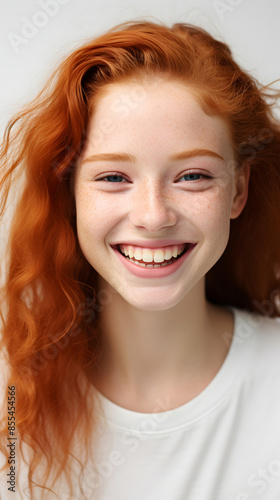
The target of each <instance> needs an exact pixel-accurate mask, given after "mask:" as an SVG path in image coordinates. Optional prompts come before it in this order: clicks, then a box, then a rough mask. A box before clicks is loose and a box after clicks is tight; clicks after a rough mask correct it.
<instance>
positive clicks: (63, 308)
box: [0, 21, 280, 499]
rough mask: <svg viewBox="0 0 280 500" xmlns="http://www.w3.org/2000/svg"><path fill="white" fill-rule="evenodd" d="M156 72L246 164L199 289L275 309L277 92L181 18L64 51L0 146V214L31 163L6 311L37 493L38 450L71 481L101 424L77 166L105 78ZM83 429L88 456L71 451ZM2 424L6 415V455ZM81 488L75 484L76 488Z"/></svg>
mask: <svg viewBox="0 0 280 500" xmlns="http://www.w3.org/2000/svg"><path fill="white" fill-rule="evenodd" d="M154 76H161V77H164V78H169V79H171V80H172V81H183V82H185V83H186V84H187V85H188V86H189V87H191V88H192V90H193V92H194V93H195V95H196V97H197V99H198V100H199V102H200V104H201V106H202V108H203V110H204V111H205V112H206V113H207V114H209V115H216V116H220V117H222V118H223V119H224V120H226V121H227V123H228V124H229V127H230V131H231V140H232V145H233V147H234V151H235V159H236V165H237V168H242V166H243V165H244V164H249V165H250V167H251V175H250V182H249V195H248V200H247V204H246V206H245V208H244V209H243V211H242V213H241V215H240V216H239V217H238V218H237V219H234V220H231V228H230V237H229V242H228V245H227V248H226V250H225V252H224V253H223V255H222V257H221V258H220V259H219V261H218V262H217V263H216V264H215V265H214V266H213V268H212V269H211V270H210V271H209V272H208V273H207V275H206V295H207V299H208V300H209V301H211V302H214V303H217V304H220V305H226V304H230V305H233V306H235V307H239V308H243V309H247V310H248V311H257V312H258V313H261V314H263V315H270V316H272V317H276V316H277V317H278V316H280V310H279V302H278V301H279V288H280V287H279V284H280V282H279V280H280V273H279V264H280V210H279V208H280V207H279V205H280V125H279V121H278V120H277V118H276V117H275V114H274V110H273V106H274V104H275V102H276V99H278V98H279V95H280V93H279V92H278V91H276V90H273V89H272V88H270V87H269V86H266V87H261V86H260V84H259V83H258V82H257V81H256V80H255V79H254V78H253V77H252V76H250V75H249V74H248V73H247V72H246V71H244V70H242V69H241V68H240V67H239V66H238V64H237V63H236V62H235V61H234V60H233V57H232V54H231V51H230V49H229V47H228V46H227V45H226V44H225V43H223V42H221V41H218V40H216V39H214V38H213V37H212V36H211V35H210V34H208V33H207V32H206V31H204V30H203V29H201V28H198V27H195V26H193V25H190V24H186V23H176V24H173V26H171V27H168V26H166V25H164V24H163V23H160V22H159V23H155V22H149V21H130V22H127V23H122V24H120V25H118V26H116V27H114V28H113V29H111V30H110V31H108V32H106V33H105V34H103V35H101V36H99V37H97V38H95V39H93V40H90V41H89V42H87V43H86V44H84V45H83V46H81V47H80V48H78V49H77V50H75V51H74V52H72V53H71V54H70V55H69V56H68V57H66V58H65V59H63V60H62V62H61V63H60V64H59V66H58V67H57V69H56V70H55V72H54V73H53V74H52V75H51V77H50V79H49V80H48V81H47V83H46V85H45V86H44V88H43V90H42V91H41V92H40V93H39V95H38V96H37V97H36V99H34V100H33V101H32V102H30V103H28V105H27V106H26V107H24V108H22V109H21V110H20V111H19V112H18V114H17V115H15V116H14V117H13V118H12V119H11V120H10V121H9V123H8V125H7V127H6V129H5V133H4V139H3V144H2V150H1V162H2V166H1V172H2V176H1V180H0V187H1V189H2V191H3V197H2V203H1V212H0V216H1V218H3V217H4V214H5V208H6V204H7V200H8V197H9V194H11V185H15V183H14V181H15V179H16V178H18V177H20V175H22V174H24V176H25V178H24V182H23V184H22V186H21V187H20V191H19V193H20V195H19V199H18V202H17V204H16V206H15V210H14V213H13V217H12V223H11V227H10V230H9V238H8V242H7V248H6V255H7V269H6V276H5V280H4V284H3V286H2V289H1V292H2V298H1V311H0V312H1V318H2V322H3V327H2V337H1V343H2V344H1V347H2V351H3V352H4V351H5V352H6V354H7V358H8V362H9V367H10V373H9V378H8V385H14V386H15V387H16V426H17V432H18V435H19V436H20V446H21V443H26V444H27V445H28V446H29V449H30V450H32V452H33V454H32V460H31V461H30V463H28V466H29V478H28V480H29V487H30V489H31V498H32V499H33V498H34V491H33V474H35V470H36V468H37V466H38V465H39V464H40V463H41V461H43V460H44V459H45V460H46V467H45V473H46V475H45V477H44V478H42V476H41V482H42V481H43V485H41V486H42V488H43V491H42V493H43V492H44V488H46V487H47V481H48V479H49V478H50V477H51V472H52V471H55V472H56V478H58V479H59V478H60V477H61V475H62V474H65V475H66V478H67V481H68V484H69V488H70V491H71V494H72V491H73V490H72V487H73V484H72V483H73V481H72V479H71V470H72V469H71V468H72V466H73V464H72V463H71V460H72V458H73V459H76V460H77V461H78V462H79V463H80V465H81V470H82V469H83V465H84V463H86V461H87V459H88V457H89V456H90V455H92V454H93V450H92V442H91V437H92V436H94V434H95V432H96V428H97V425H98V420H97V418H94V417H93V415H94V414H93V408H94V398H93V397H92V393H91V387H92V383H91V380H90V372H91V369H92V367H93V366H94V365H95V363H97V361H98V359H99V356H100V353H101V350H102V338H101V335H100V331H99V328H98V312H99V311H100V310H101V308H103V307H105V306H106V301H108V300H110V297H104V296H102V290H98V289H97V279H96V278H97V276H96V271H95V270H94V269H93V268H92V267H91V266H90V264H89V263H88V262H87V261H86V259H85V257H84V256H83V254H82V252H81V250H80V248H79V244H78V241H77V234H76V226H75V204H74V198H73V193H72V190H71V186H70V179H71V173H72V172H73V171H74V169H75V162H76V161H77V159H78V158H79V156H80V154H81V152H82V149H83V147H84V144H85V143H86V138H87V127H88V122H89V118H90V116H91V115H92V113H94V109H95V106H96V105H97V103H98V100H99V99H100V96H101V95H102V92H103V91H104V89H105V87H106V85H107V84H110V83H112V84H113V83H116V82H131V83H133V82H135V81H139V80H140V79H143V80H145V79H150V78H153V77H154ZM105 90H106V89H105ZM234 168H235V167H234ZM12 181H13V184H11V182H12ZM18 186H19V185H17V189H19V187H18ZM268 307H269V310H268V309H267V308H268ZM77 435H79V439H80V441H81V442H82V443H83V445H84V447H85V451H86V456H85V461H84V462H83V461H81V460H80V459H81V457H80V456H79V457H76V456H75V454H74V452H73V450H74V438H75V437H76V436H77ZM6 436H7V429H6V419H5V420H4V417H3V425H2V431H1V450H2V452H3V453H4V454H5V455H6V456H7V455H8V452H7V447H6V444H7V440H6ZM22 452H23V451H22ZM95 458H96V457H95ZM54 484H55V483H54V482H53V483H52V484H51V485H50V490H47V491H52V488H53V487H54ZM86 493H87V492H85V491H84V489H83V485H80V494H79V498H87V495H86ZM47 494H49V493H47ZM36 498H38V496H36ZM48 498H49V497H48ZM90 498H93V493H92V492H91V494H90Z"/></svg>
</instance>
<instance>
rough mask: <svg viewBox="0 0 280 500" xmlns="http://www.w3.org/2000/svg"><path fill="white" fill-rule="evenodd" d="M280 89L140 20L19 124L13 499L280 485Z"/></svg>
mask: <svg viewBox="0 0 280 500" xmlns="http://www.w3.org/2000/svg"><path fill="white" fill-rule="evenodd" d="M273 97H274V101H273V99H272V98H273ZM278 97H279V93H278V92H277V91H275V90H274V91H273V90H272V89H270V88H269V87H268V88H267V89H266V88H264V87H261V86H260V85H259V83H258V82H257V81H256V80H254V78H253V77H251V76H249V75H248V74H247V73H246V72H245V71H243V70H242V69H241V68H240V67H239V66H238V65H237V64H236V63H235V62H234V60H233V59H232V56H231V52H230V49H229V48H228V46H227V45H225V44H224V43H222V42H220V41H218V40H215V39H213V38H212V37H211V36H210V35H209V34H208V33H206V32H205V31H204V30H202V29H200V28H197V27H195V26H192V25H188V24H184V23H176V24H174V25H173V26H172V27H168V26H166V25H164V24H162V23H153V22H148V21H136V22H135V21H134V22H129V23H124V24H123V25H119V26H116V27H115V28H113V29H112V30H110V31H109V32H108V33H105V34H104V35H102V36H100V37H98V38H96V39H94V40H92V41H90V42H89V43H87V44H86V45H84V46H82V47H81V48H79V49H78V50H76V51H74V52H73V53H72V54H70V55H69V56H68V57H67V58H66V59H65V60H64V61H62V63H61V65H60V66H59V68H58V69H57V70H56V72H55V73H54V75H52V77H51V78H50V80H49V81H48V82H47V85H46V87H45V88H44V91H42V92H41V93H40V94H39V96H38V97H37V98H36V99H35V100H34V101H33V102H32V103H29V104H28V106H27V107H26V108H25V109H23V110H22V111H21V112H20V113H19V114H18V115H17V116H15V117H14V118H13V119H12V120H11V122H10V123H9V124H8V126H7V129H6V133H5V136H4V141H3V147H2V165H3V166H2V172H3V174H2V178H1V186H2V190H3V191H2V193H3V197H2V212H1V214H2V216H3V215H4V211H5V207H6V203H7V199H8V196H9V195H10V193H11V191H10V185H11V180H13V176H15V175H16V174H17V173H18V174H21V175H23V174H24V183H23V185H22V187H21V193H20V196H19V200H18V203H17V205H16V208H15V211H14V214H13V218H12V224H11V228H10V232H9V240H8V243H7V249H6V254H7V270H6V275H5V283H4V285H3V287H2V302H1V308H2V314H1V316H2V320H3V321H2V323H3V327H2V337H1V342H2V350H1V352H2V395H3V404H2V428H1V429H2V434H1V437H2V441H1V452H2V457H3V460H2V464H1V465H2V466H3V467H2V483H1V498H3V499H8V498H32V499H36V500H37V499H39V498H47V499H51V498H59V499H62V500H66V499H68V500H69V499H70V498H71V499H81V498H86V499H93V498H94V499H95V498H96V499H98V500H105V499H106V500H113V499H114V500H115V499H118V500H119V499H122V500H131V499H133V500H140V499H141V500H142V499H143V498H145V499H149V500H152V499H153V500H154V499H158V498H160V499H161V500H163V499H166V500H167V499H168V500H170V499H172V500H181V499H184V500H185V499H186V498H188V499H190V500H214V499H215V500H225V499H227V500H249V499H250V500H252V499H255V498H265V499H272V498H273V499H274V498H276V495H277V494H278V496H279V492H280V449H279V439H280V430H279V425H278V422H279V416H280V403H279V401H280V398H279V396H280V394H279V378H280V363H279V354H280V325H279V321H278V320H277V318H278V317H279V316H280V309H279V284H280V283H279V281H280V275H279V263H280V253H279V250H280V211H279V199H280V125H279V121H278V120H277V118H276V117H275V116H274V112H273V111H274V110H273V105H274V103H275V100H276V99H277V98H278ZM16 127H18V129H17V128H16ZM12 132H14V135H13V134H12ZM12 153H13V154H12ZM55 495H56V496H55ZM277 498H278V497H277Z"/></svg>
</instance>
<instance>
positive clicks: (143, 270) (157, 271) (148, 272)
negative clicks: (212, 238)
mask: <svg viewBox="0 0 280 500" xmlns="http://www.w3.org/2000/svg"><path fill="white" fill-rule="evenodd" d="M195 246H196V244H195V245H191V246H190V247H189V249H188V250H187V251H186V252H185V253H184V254H183V255H182V257H179V259H177V260H174V262H173V263H172V264H168V266H163V267H156V268H154V269H152V268H148V267H141V266H138V265H137V264H133V262H131V261H129V260H128V259H127V258H126V257H124V256H123V255H122V254H121V253H120V252H119V251H118V250H117V249H116V248H113V247H112V248H113V250H114V252H115V254H116V255H117V257H118V259H119V260H120V261H121V262H122V264H123V265H124V266H125V267H126V269H127V270H128V271H130V272H131V273H132V274H134V275H135V276H139V277H140V278H165V276H169V275H170V274H172V273H175V271H177V270H178V269H179V268H180V267H181V266H182V264H183V263H184V262H185V260H186V259H187V258H188V256H189V255H190V253H191V252H192V250H193V249H194V247H195Z"/></svg>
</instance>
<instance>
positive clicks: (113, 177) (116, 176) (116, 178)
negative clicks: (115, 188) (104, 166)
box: [96, 174, 125, 183]
mask: <svg viewBox="0 0 280 500" xmlns="http://www.w3.org/2000/svg"><path fill="white" fill-rule="evenodd" d="M105 179H113V180H112V181H110V180H108V181H105V182H110V183H112V182H113V183H117V182H119V181H118V179H124V180H125V178H124V177H123V176H122V175H117V174H110V175H106V176H105V177H101V178H100V179H96V180H97V181H104V180H105Z"/></svg>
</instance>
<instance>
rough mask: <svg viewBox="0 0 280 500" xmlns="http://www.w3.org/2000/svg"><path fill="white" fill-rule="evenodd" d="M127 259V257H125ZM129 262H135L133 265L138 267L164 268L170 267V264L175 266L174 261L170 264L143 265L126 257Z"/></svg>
mask: <svg viewBox="0 0 280 500" xmlns="http://www.w3.org/2000/svg"><path fill="white" fill-rule="evenodd" d="M125 257H126V256H125ZM126 259H127V260H129V261H130V262H133V264H137V266H141V267H150V268H152V267H154V268H156V267H164V266H170V264H173V262H174V260H172V261H170V262H164V264H154V265H153V264H143V263H142V262H138V261H137V260H133V259H130V258H129V257H126Z"/></svg>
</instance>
